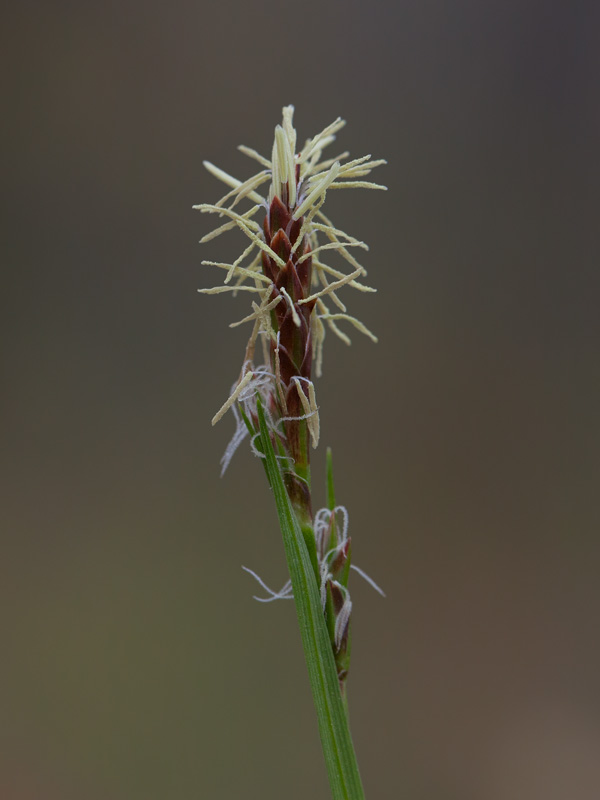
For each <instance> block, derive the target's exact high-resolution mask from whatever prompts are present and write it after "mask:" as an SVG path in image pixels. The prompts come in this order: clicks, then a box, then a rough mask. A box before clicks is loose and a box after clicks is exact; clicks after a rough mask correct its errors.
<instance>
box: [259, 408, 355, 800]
mask: <svg viewBox="0 0 600 800" xmlns="http://www.w3.org/2000/svg"><path fill="white" fill-rule="evenodd" d="M257 407H258V420H259V426H260V432H261V440H262V442H261V443H262V450H263V453H264V455H265V459H264V465H265V470H266V473H267V478H268V480H269V483H270V485H271V488H272V490H273V495H274V497H275V503H276V506H277V514H278V517H279V525H280V527H281V533H282V536H283V544H284V548H285V554H286V559H287V563H288V568H289V571H290V579H291V581H292V588H293V591H294V601H295V604H296V612H297V614H298V622H299V625H300V635H301V638H302V646H303V648H304V655H305V658H306V664H307V667H308V677H309V681H310V686H311V690H312V694H313V699H314V702H315V707H316V711H317V720H318V724H319V734H320V736H321V745H322V748H323V755H324V757H325V763H326V766H327V772H328V775H329V783H330V785H331V792H332V796H333V799H334V800H364V796H365V795H364V791H363V788H362V783H361V780H360V774H359V771H358V764H357V761H356V755H355V753H354V746H353V744H352V738H351V736H350V728H349V726H348V717H347V714H346V709H345V704H344V701H343V699H342V695H341V693H340V687H339V682H338V676H337V669H336V665H335V660H334V657H333V653H332V650H331V641H330V638H329V634H328V632H327V625H326V622H325V617H324V615H323V609H322V607H321V599H320V597H319V587H318V584H317V580H316V578H315V574H314V570H313V565H312V563H311V558H310V556H309V553H308V550H307V547H306V544H305V541H304V537H303V535H302V531H301V529H300V525H299V523H298V520H297V518H296V515H295V513H294V510H293V508H292V505H291V503H290V499H289V497H288V494H287V492H286V488H285V485H284V482H283V479H282V476H281V471H280V468H279V464H278V463H277V459H276V457H275V453H274V451H273V446H272V443H271V438H270V436H269V431H268V428H267V424H266V421H265V416H264V412H263V409H262V405H261V403H260V398H259V399H258V402H257Z"/></svg>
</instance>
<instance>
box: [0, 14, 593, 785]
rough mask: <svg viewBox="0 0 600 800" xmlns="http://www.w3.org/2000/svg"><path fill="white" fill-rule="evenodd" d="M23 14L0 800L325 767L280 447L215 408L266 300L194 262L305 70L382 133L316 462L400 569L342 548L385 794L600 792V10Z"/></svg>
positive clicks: (211, 254) (329, 113)
mask: <svg viewBox="0 0 600 800" xmlns="http://www.w3.org/2000/svg"><path fill="white" fill-rule="evenodd" d="M1 14H2V20H1V23H2V24H1V25H0V41H1V48H0V51H1V53H2V55H1V56H0V57H1V58H2V60H3V62H4V63H3V65H2V70H1V76H0V84H1V87H2V105H3V125H2V133H1V134H0V135H1V138H2V147H1V156H0V158H1V161H2V165H1V170H2V189H3V191H2V195H3V197H2V202H3V212H2V216H1V221H0V225H1V228H2V253H3V257H2V268H3V270H2V274H3V279H2V283H3V290H2V315H1V325H2V339H1V341H2V395H1V396H2V405H3V412H2V417H1V425H2V447H1V455H0V459H1V469H2V481H1V486H2V503H1V509H0V531H1V542H0V543H1V556H0V631H1V637H2V638H1V642H2V649H1V653H0V798H1V800H58V798H60V800H63V799H64V798H67V799H68V800H71V798H73V800H74V799H75V798H79V799H81V800H138V798H139V800H142V798H143V800H163V798H169V799H170V800H171V799H173V798H177V800H187V799H188V798H190V799H191V798H208V797H210V798H234V797H235V798H237V797H244V798H260V800H270V798H273V799H274V800H275V799H277V800H279V799H280V798H284V797H285V798H286V800H294V799H295V798H305V797H311V798H315V799H316V798H323V800H325V799H326V798H327V797H328V796H329V795H328V788H327V782H326V775H325V769H324V766H323V762H322V756H321V753H320V747H319V741H318V735H317V728H316V721H315V717H314V712H313V707H312V701H311V696H310V692H309V688H308V681H307V677H306V674H305V666H304V663H303V658H302V652H301V648H300V642H299V635H298V631H297V625H296V620H295V613H294V609H293V606H292V604H291V603H285V602H281V603H279V604H273V605H270V606H261V605H259V604H258V603H256V602H254V601H253V600H252V597H251V596H252V594H253V593H255V591H256V588H257V587H256V586H255V584H254V582H253V580H252V579H251V578H250V577H249V576H248V575H247V574H245V573H243V572H242V570H241V568H240V567H241V565H242V564H245V565H247V566H249V567H251V568H253V569H255V570H256V571H258V572H259V573H260V574H261V576H262V577H263V578H264V579H265V580H266V581H267V582H268V583H271V584H273V585H276V586H278V585H281V584H282V583H283V582H284V580H285V564H284V557H283V548H282V545H281V541H280V534H279V531H278V528H277V523H276V516H275V510H274V507H273V504H272V502H271V498H270V496H269V492H268V490H267V487H266V483H265V480H264V475H263V474H262V470H261V468H260V465H259V464H258V462H256V460H255V459H254V458H253V457H252V455H251V454H250V452H249V450H248V448H247V446H243V447H242V448H241V450H240V452H238V453H237V454H236V457H235V458H234V460H233V462H232V464H231V467H230V469H229V471H228V473H227V474H226V475H225V477H224V478H223V479H220V478H219V459H220V456H221V454H222V452H223V450H224V448H225V446H226V444H227V442H228V440H229V438H230V436H231V433H232V430H233V422H232V420H231V419H225V420H224V421H222V422H221V423H220V424H219V425H218V426H217V427H215V428H211V426H210V419H211V417H212V415H213V414H214V412H215V411H216V410H217V409H218V408H219V407H220V405H221V404H222V402H223V401H224V399H225V398H226V397H227V394H228V390H229V387H230V385H231V383H232V382H233V380H234V379H235V378H236V376H237V374H238V371H239V367H240V364H241V359H242V356H243V349H244V345H245V341H246V337H247V335H248V331H247V330H244V329H240V328H238V329H229V328H228V323H229V322H231V321H233V320H235V319H238V318H241V317H242V316H244V315H245V314H246V313H247V298H244V297H240V298H237V299H236V300H233V299H232V298H230V297H225V296H218V297H205V296H201V295H198V294H197V292H196V289H197V288H198V287H201V286H209V285H213V284H214V283H215V280H216V279H220V278H222V276H221V275H218V276H217V275H216V274H215V271H211V269H210V268H209V267H201V266H200V261H201V260H202V259H203V258H209V259H210V258H213V259H218V260H222V261H227V260H229V259H230V258H231V257H232V256H234V257H235V255H236V254H237V253H239V252H240V248H241V246H242V243H243V237H242V236H241V235H237V234H235V233H233V234H231V235H229V236H228V237H222V238H221V239H218V240H216V241H214V242H211V243H209V244H207V245H204V246H200V245H199V244H198V240H199V239H200V237H201V236H202V235H203V234H204V233H206V232H207V231H208V230H209V229H210V226H211V222H212V221H211V220H210V219H209V218H207V217H203V216H201V215H200V214H198V212H194V211H192V208H191V207H192V205H193V204H194V203H200V202H211V201H215V200H216V199H217V198H218V197H220V195H221V193H222V187H221V186H220V185H219V184H218V182H217V181H216V180H215V179H214V178H212V177H211V176H210V175H209V174H208V173H206V172H205V171H204V170H203V167H202V160H203V159H209V160H211V161H213V162H214V163H216V164H218V165H219V166H221V167H222V168H223V169H225V170H226V171H228V172H230V173H232V174H235V175H236V176H238V177H240V178H242V179H243V178H246V177H248V176H250V175H251V174H253V171H254V167H253V164H252V162H250V161H248V160H247V159H246V158H245V157H244V156H243V155H241V154H240V153H239V152H237V151H236V146H237V145H238V144H239V143H244V144H246V145H249V146H251V147H255V148H256V149H257V150H259V151H260V152H262V153H265V154H267V155H269V150H270V147H271V142H272V136H273V128H274V126H275V124H277V123H278V122H279V121H280V115H281V107H282V106H283V105H284V104H288V103H293V104H294V105H295V106H296V125H297V128H298V133H299V138H300V140H301V141H303V140H304V139H305V138H307V137H308V136H311V135H313V134H314V133H316V132H317V131H319V130H321V128H323V127H324V126H325V125H327V124H328V123H329V122H330V121H332V120H333V119H334V118H335V117H336V116H338V115H340V116H342V117H344V118H345V119H347V121H348V126H347V127H346V128H345V129H344V130H343V131H342V132H341V133H340V134H339V136H338V142H337V143H336V145H335V146H334V147H335V152H339V151H341V150H345V149H348V150H350V151H351V154H352V156H353V157H357V156H360V155H363V154H366V153H372V154H373V156H374V157H376V158H379V157H385V158H387V159H388V161H389V165H388V166H387V167H385V168H381V169H380V170H378V171H377V173H376V174H375V175H374V179H375V180H380V181H382V182H384V183H386V184H387V185H388V186H389V189H390V191H389V192H388V193H387V194H383V193H367V192H359V191H355V192H348V193H343V192H339V193H331V195H330V197H328V213H329V214H330V215H331V217H332V218H333V220H334V221H335V222H336V223H337V224H338V225H340V226H341V227H342V228H344V229H345V230H347V231H348V232H350V233H352V234H354V235H356V236H358V237H359V238H361V239H364V240H366V241H367V242H369V244H370V245H371V250H370V253H369V254H368V255H367V256H366V260H365V264H366V265H367V267H368V268H369V282H370V283H372V284H373V285H375V286H376V287H378V289H379V293H378V294H377V295H360V294H358V293H354V294H353V293H351V292H347V294H346V296H347V297H348V301H349V304H350V311H351V313H355V314H356V315H357V316H358V317H360V318H361V319H362V320H363V321H364V322H365V323H366V324H367V325H368V326H369V327H370V328H372V329H373V330H375V331H376V332H377V333H378V335H379V336H380V343H379V344H378V345H373V344H371V343H370V342H369V341H368V340H366V339H362V338H361V337H360V334H356V335H354V336H353V340H354V342H353V345H352V347H351V348H347V347H345V346H344V345H343V344H342V343H341V342H340V341H338V340H335V339H334V338H333V337H332V336H329V337H328V341H327V342H326V348H325V364H324V370H325V374H324V377H323V379H322V380H321V381H320V383H319V385H318V386H317V393H318V398H319V402H320V406H321V423H322V433H323V435H322V442H323V446H322V447H321V448H320V449H319V450H318V451H317V452H316V454H315V462H314V475H315V478H314V480H315V494H316V502H317V505H320V504H323V498H324V492H321V486H322V482H323V474H324V470H323V461H324V457H325V447H324V446H325V445H331V446H332V448H333V452H334V460H335V466H336V480H337V490H338V498H339V500H340V501H341V502H343V503H345V504H346V505H347V506H348V507H349V510H350V533H351V535H352V537H353V550H354V557H355V560H356V562H357V563H358V564H359V565H360V566H361V567H362V568H363V569H365V570H366V571H367V572H368V573H369V574H370V575H371V576H372V577H373V578H374V579H375V580H376V581H377V582H378V583H380V584H381V585H382V586H383V587H384V588H385V590H386V592H387V594H388V597H387V599H386V600H383V599H382V598H380V597H379V596H378V595H376V594H375V592H373V591H372V590H371V589H370V588H369V586H367V584H365V583H363V582H361V581H360V579H355V580H354V584H353V587H352V596H353V600H354V608H355V611H354V618H353V619H354V627H353V631H354V636H353V664H352V670H351V676H350V683H349V691H350V704H351V714H352V727H353V735H354V739H355V744H356V748H357V752H358V756H359V762H360V765H361V770H362V773H363V778H364V783H365V787H366V791H367V796H368V797H369V798H412V799H413V800H421V799H422V800H429V799H431V800H457V799H458V798H460V799H461V800H509V798H510V799H511V800H512V799H513V798H528V800H537V798H540V800H541V798H543V799H544V800H555V799H556V800H558V799H559V798H569V800H572V799H573V798H576V799H577V800H579V799H580V798H581V799H582V800H587V798H597V797H598V795H599V793H600V759H599V758H598V755H599V753H600V689H599V686H598V673H599V669H600V648H599V646H598V612H599V610H600V592H599V589H598V573H599V567H600V546H599V537H598V532H599V523H600V513H599V510H598V478H599V463H598V449H599V445H600V441H599V439H600V436H599V434H600V425H599V422H598V405H599V400H600V369H599V359H598V342H599V339H598V335H599V333H600V325H599V318H598V303H599V296H600V295H599V290H600V281H599V277H598V222H597V220H598V207H599V202H598V185H599V179H600V174H599V173H600V170H599V166H598V165H599V161H598V141H599V139H598V137H599V134H600V106H599V103H598V88H599V77H600V70H599V59H598V35H599V30H600V27H599V26H600V6H599V5H598V4H594V3H591V2H589V3H577V2H575V3H562V4H561V3H548V2H543V1H542V0H539V1H536V0H530V1H529V0H508V2H506V1H505V2H481V1H480V0H458V2H443V0H431V1H429V0H421V1H420V2H397V3H396V2H391V0H385V1H384V0H370V2H369V3H367V2H366V1H365V0H363V1H362V2H358V1H357V0H346V1H345V2H341V1H339V2H338V1H337V0H321V1H320V2H315V0H308V1H307V2H304V3H285V2H284V3H272V2H265V1H264V0H263V1H261V2H247V3H243V2H241V1H240V0H234V1H233V2H227V1H226V0H223V1H222V2H220V3H208V2H194V3H192V2H175V3H172V4H169V5H166V4H164V3H157V2H154V0H151V1H150V2H144V3H141V2H133V0H121V2H119V3H117V2H111V1H109V0H107V1H106V2H102V3H100V2H86V3H76V2H60V0H56V2H23V3H12V4H10V5H8V4H5V6H4V8H3V10H2V12H1ZM338 145H339V146H338ZM333 154H334V153H333V150H332V155H333Z"/></svg>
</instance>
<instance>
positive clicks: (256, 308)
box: [229, 286, 283, 328]
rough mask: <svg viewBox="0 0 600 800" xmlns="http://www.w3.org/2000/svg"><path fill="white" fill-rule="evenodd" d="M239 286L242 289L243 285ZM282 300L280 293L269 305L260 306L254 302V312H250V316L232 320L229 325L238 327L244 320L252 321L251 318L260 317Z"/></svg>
mask: <svg viewBox="0 0 600 800" xmlns="http://www.w3.org/2000/svg"><path fill="white" fill-rule="evenodd" d="M239 288H240V289H241V288H242V287H241V286H240V287H239ZM281 300H283V297H282V296H281V295H279V297H276V298H275V299H274V300H271V302H270V303H267V305H266V306H264V307H259V306H257V305H256V303H253V304H252V307H253V308H254V312H253V313H252V314H248V316H247V317H244V319H239V320H238V321H237V322H231V323H230V324H229V327H230V328H237V326H238V325H242V324H243V323H244V322H250V321H251V320H253V319H256V318H257V317H260V316H261V315H262V314H264V313H265V312H266V311H270V310H271V309H272V308H275V306H276V305H277V303H279V302H280V301H281Z"/></svg>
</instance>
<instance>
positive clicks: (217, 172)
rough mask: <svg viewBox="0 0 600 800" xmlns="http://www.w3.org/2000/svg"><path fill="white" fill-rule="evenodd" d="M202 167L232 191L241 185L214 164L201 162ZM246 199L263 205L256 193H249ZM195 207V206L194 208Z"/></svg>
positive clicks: (262, 199) (262, 198) (240, 182)
mask: <svg viewBox="0 0 600 800" xmlns="http://www.w3.org/2000/svg"><path fill="white" fill-rule="evenodd" d="M202 163H203V164H204V167H205V168H206V169H207V170H208V171H209V172H210V174H211V175H214V177H215V178H218V179H219V180H220V181H223V183H224V184H226V185H227V186H230V187H231V188H232V189H239V187H240V186H241V185H242V181H238V179H237V178H234V177H233V175H228V173H227V172H225V171H224V170H222V169H220V168H219V167H216V166H215V165H214V164H211V162H210V161H203V162H202ZM248 197H249V198H250V199H251V200H254V202H255V203H264V202H265V200H264V197H261V196H260V195H259V194H258V193H257V192H251V193H250V194H249V195H248ZM194 207H195V206H194Z"/></svg>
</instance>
